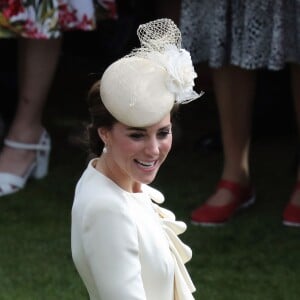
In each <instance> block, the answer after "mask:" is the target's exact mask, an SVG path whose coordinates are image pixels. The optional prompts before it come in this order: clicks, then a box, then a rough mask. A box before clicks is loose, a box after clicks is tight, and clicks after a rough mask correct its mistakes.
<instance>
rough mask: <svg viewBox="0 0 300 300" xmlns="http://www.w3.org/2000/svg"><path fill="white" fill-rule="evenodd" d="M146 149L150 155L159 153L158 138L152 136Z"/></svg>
mask: <svg viewBox="0 0 300 300" xmlns="http://www.w3.org/2000/svg"><path fill="white" fill-rule="evenodd" d="M145 151H146V153H147V154H148V155H152V156H153V155H158V154H159V141H158V140H157V139H156V138H151V139H149V141H148V142H147V144H146V147H145Z"/></svg>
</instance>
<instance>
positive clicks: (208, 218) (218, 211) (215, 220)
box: [191, 180, 255, 226]
mask: <svg viewBox="0 0 300 300" xmlns="http://www.w3.org/2000/svg"><path fill="white" fill-rule="evenodd" d="M219 189H227V190H229V191H230V192H231V193H232V194H233V196H234V200H233V201H231V202H230V203H228V204H226V205H223V206H215V205H210V204H207V203H204V204H203V205H201V206H200V207H198V208H197V209H195V210H194V211H193V212H192V214H191V219H192V223H193V224H196V225H203V226H216V225H223V224H224V223H226V222H227V221H228V220H229V219H230V218H231V217H232V216H233V215H234V214H235V213H236V212H237V210H239V209H240V208H246V207H248V206H249V205H251V204H253V203H254V202H255V194H254V190H253V188H252V187H243V186H241V185H240V184H239V183H236V182H232V181H229V180H220V181H219V183H218V185H217V189H216V190H217V191H218V190H219Z"/></svg>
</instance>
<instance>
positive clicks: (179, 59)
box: [146, 45, 201, 104]
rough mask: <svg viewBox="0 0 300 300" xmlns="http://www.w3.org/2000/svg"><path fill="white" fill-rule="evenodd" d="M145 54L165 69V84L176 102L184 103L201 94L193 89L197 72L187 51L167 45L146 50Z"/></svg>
mask: <svg viewBox="0 0 300 300" xmlns="http://www.w3.org/2000/svg"><path fill="white" fill-rule="evenodd" d="M146 56H147V58H148V59H150V60H152V61H154V62H156V63H157V64H159V65H161V66H162V67H164V68H165V69H166V71H167V78H166V86H167V88H168V89H169V90H170V92H172V93H174V94H175V101H176V102H178V103H180V104H184V103H188V102H190V101H192V100H195V99H197V98H199V97H200V96H201V94H200V95H199V94H198V93H196V92H195V91H194V90H193V87H194V85H195V84H194V79H195V78H196V77H197V74H196V72H195V70H194V67H193V63H192V59H191V55H190V53H189V52H188V51H186V50H185V49H178V48H177V47H176V46H175V45H167V46H166V47H165V50H164V51H162V52H159V51H152V52H148V53H147V55H146Z"/></svg>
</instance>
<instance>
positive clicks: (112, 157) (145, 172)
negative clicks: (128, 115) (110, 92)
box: [99, 114, 172, 191]
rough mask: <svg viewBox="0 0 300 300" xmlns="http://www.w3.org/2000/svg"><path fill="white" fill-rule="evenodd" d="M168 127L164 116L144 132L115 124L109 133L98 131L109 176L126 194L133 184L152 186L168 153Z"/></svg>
mask: <svg viewBox="0 0 300 300" xmlns="http://www.w3.org/2000/svg"><path fill="white" fill-rule="evenodd" d="M171 127H172V125H171V121H170V114H168V115H167V116H166V117H165V118H164V119H163V120H161V121H160V122H159V123H157V124H155V125H152V126H149V127H145V128H135V127H129V126H126V125H124V124H122V123H116V124H114V126H113V127H112V129H111V130H104V131H103V129H102V134H101V129H100V131H99V132H100V136H101V138H102V139H103V141H104V142H105V144H106V147H107V153H105V154H103V155H102V156H103V159H104V160H105V165H106V168H108V170H109V176H111V177H112V179H113V180H114V181H115V182H116V183H117V184H119V185H120V186H121V187H123V188H125V189H126V190H130V191H133V189H134V186H135V184H136V183H146V184H148V183H150V182H152V181H153V180H154V178H155V176H156V174H157V171H158V169H159V167H160V166H161V164H162V163H163V161H164V160H165V159H166V157H167V155H168V153H169V151H170V149H171V145H172V131H171V130H172V128H171ZM103 132H104V134H103Z"/></svg>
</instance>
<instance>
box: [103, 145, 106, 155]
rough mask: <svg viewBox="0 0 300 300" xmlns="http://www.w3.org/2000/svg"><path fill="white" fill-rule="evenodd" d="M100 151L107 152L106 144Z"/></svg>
mask: <svg viewBox="0 0 300 300" xmlns="http://www.w3.org/2000/svg"><path fill="white" fill-rule="evenodd" d="M102 153H103V154H105V153H107V147H106V145H104V147H103V150H102Z"/></svg>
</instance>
